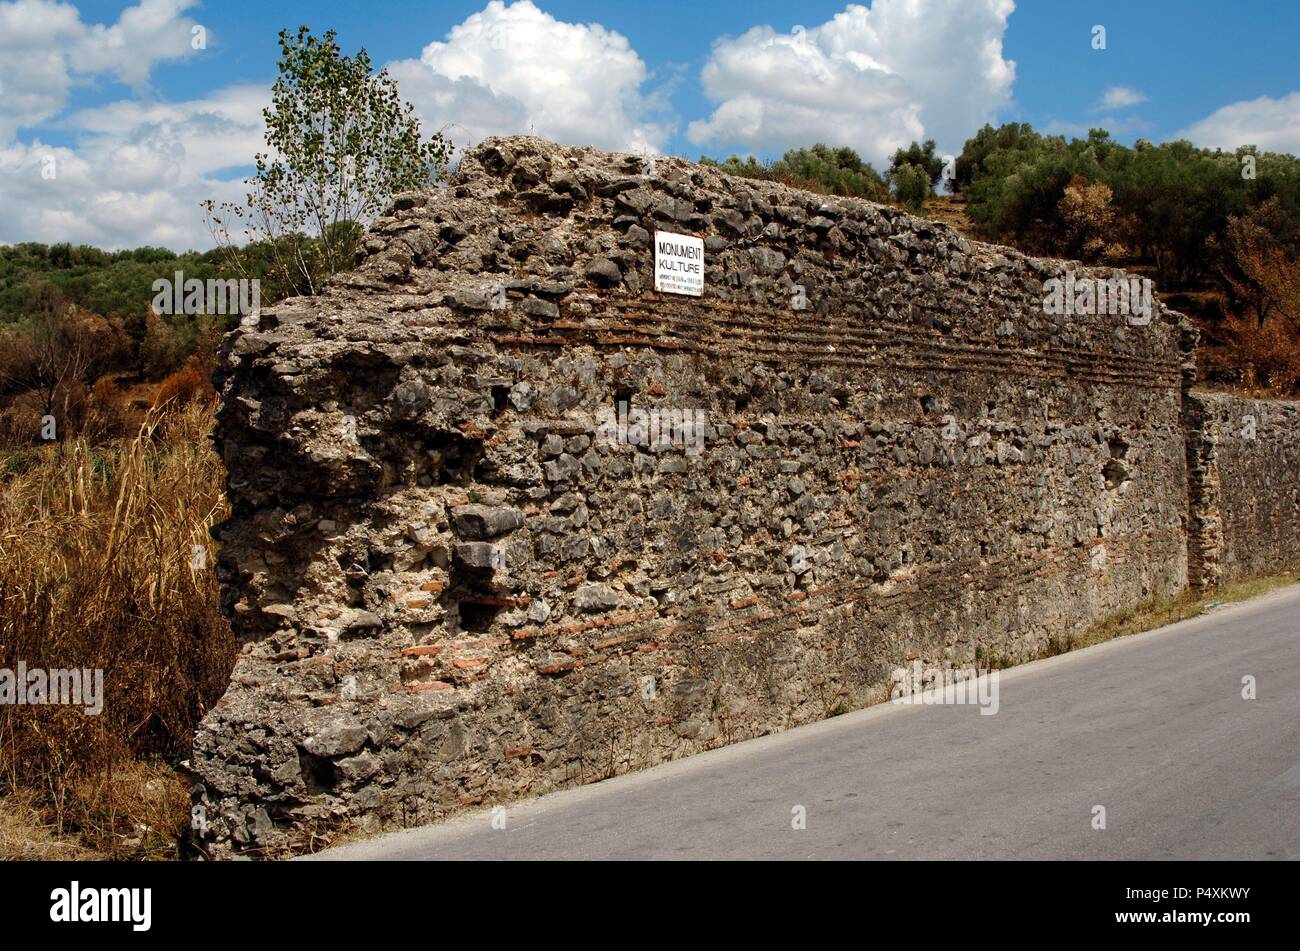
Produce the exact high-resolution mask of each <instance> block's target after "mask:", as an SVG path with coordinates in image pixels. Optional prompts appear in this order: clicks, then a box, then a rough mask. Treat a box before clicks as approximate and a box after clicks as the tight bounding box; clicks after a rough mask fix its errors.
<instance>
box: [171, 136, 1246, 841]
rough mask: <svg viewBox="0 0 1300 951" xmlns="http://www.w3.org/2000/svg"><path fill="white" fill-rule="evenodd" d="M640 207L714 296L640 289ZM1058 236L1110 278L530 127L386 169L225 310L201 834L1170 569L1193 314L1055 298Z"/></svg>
mask: <svg viewBox="0 0 1300 951" xmlns="http://www.w3.org/2000/svg"><path fill="white" fill-rule="evenodd" d="M656 231H670V232H676V233H681V234H689V235H695V236H699V237H701V238H703V239H704V241H705V264H706V273H705V278H706V280H705V289H704V293H703V296H702V297H701V298H690V297H684V296H677V295H670V294H661V293H657V292H656V291H655V290H654V282H653V268H654V252H653V247H652V243H653V241H654V235H655V232H656ZM1066 268H1073V269H1074V270H1075V273H1076V274H1078V275H1085V274H1089V273H1091V274H1092V275H1093V276H1095V277H1098V278H1101V279H1104V278H1106V277H1110V276H1113V275H1112V272H1111V271H1109V270H1104V269H1099V270H1094V271H1091V272H1089V271H1088V270H1087V269H1084V268H1082V267H1081V266H1078V265H1074V264H1070V263H1069V262H1060V261H1045V260H1038V259H1034V258H1029V257H1026V256H1023V255H1021V254H1018V253H1016V252H1013V251H1010V250H1008V249H1004V248H996V247H993V246H988V245H982V244H977V243H974V242H969V241H967V240H965V239H963V238H962V237H961V236H959V235H958V234H957V233H956V232H954V231H952V230H951V229H949V228H948V227H946V226H943V225H939V224H935V223H933V222H929V221H925V220H922V219H919V218H915V217H912V216H910V215H908V214H905V213H903V212H901V211H899V210H897V209H894V208H889V207H884V206H879V205H873V204H870V203H867V202H863V201H857V200H851V199H841V198H828V197H826V196H820V195H813V194H810V193H806V192H801V191H797V190H794V189H791V188H788V187H785V186H781V185H777V184H774V183H765V182H758V181H750V180H744V179H737V178H730V177H727V176H724V175H721V174H719V173H718V172H717V171H716V170H714V169H711V168H707V167H701V166H697V165H694V164H691V163H688V162H685V161H682V160H678V159H667V158H659V159H657V160H656V162H655V163H654V166H653V168H652V169H648V168H647V167H646V163H645V161H644V160H643V159H641V158H640V157H636V156H628V155H616V154H609V153H602V152H597V151H593V150H590V149H574V148H563V147H559V146H556V145H553V144H550V143H546V142H543V141H540V140H537V139H531V138H509V139H492V140H488V141H487V142H485V143H484V144H483V145H481V146H480V147H479V148H477V149H475V150H474V151H472V152H470V153H469V154H468V155H467V156H466V157H465V159H464V161H463V163H462V166H461V168H460V170H459V171H458V172H457V174H456V175H455V176H454V178H453V180H452V181H451V182H450V184H449V185H448V186H447V187H445V188H443V189H439V190H437V191H434V192H430V193H427V194H419V195H406V196H402V197H401V198H399V199H398V200H397V202H396V203H395V205H394V207H393V208H392V209H391V211H390V213H389V214H388V215H387V216H386V217H384V218H382V219H380V220H379V221H378V222H376V224H375V225H374V226H373V228H372V229H371V232H370V234H369V237H368V239H367V241H366V245H365V253H364V258H363V260H362V261H361V263H360V264H359V266H358V267H357V269H356V270H355V271H353V272H351V273H349V274H347V275H343V276H341V277H338V278H336V279H334V280H333V281H332V282H331V284H330V285H329V286H328V288H327V290H326V292H325V293H324V294H323V295H322V296H319V297H316V298H311V299H293V300H289V301H285V302H283V303H281V304H279V305H276V306H274V307H271V308H267V309H265V310H264V311H263V313H262V315H261V322H260V324H259V325H258V326H255V327H243V328H240V329H238V330H237V331H235V332H234V333H232V334H231V335H230V336H229V337H228V338H227V340H226V342H225V345H224V349H223V355H222V360H223V363H222V367H221V370H220V371H219V379H218V383H219V385H220V388H221V392H222V396H223V403H222V407H221V410H220V414H219V421H218V436H217V442H218V445H219V448H220V450H221V452H222V454H223V457H224V459H225V463H226V465H227V467H228V470H229V473H230V475H229V497H230V501H231V506H232V514H231V517H230V519H229V520H228V521H227V522H226V523H224V525H222V526H221V527H220V528H219V530H218V536H219V539H220V542H221V549H220V557H219V565H218V570H219V572H220V577H221V581H222V583H223V591H224V601H225V608H226V610H227V612H228V614H229V616H230V617H231V619H232V622H233V624H234V627H235V630H236V632H237V634H238V636H239V637H240V639H241V641H242V643H243V645H244V646H243V651H242V653H241V656H240V658H239V661H238V664H237V667H236V670H235V674H234V679H233V682H232V684H231V687H230V690H229V691H228V693H227V694H226V696H225V697H224V698H223V699H222V701H221V702H220V703H219V704H218V705H217V706H216V707H215V708H214V709H213V710H212V711H210V712H209V714H208V716H207V717H206V719H205V721H204V723H203V726H202V728H201V729H200V732H199V734H198V736H197V739H196V744H195V751H194V757H193V761H192V762H193V768H194V771H195V773H196V774H197V776H198V777H199V780H200V782H201V788H200V790H199V793H198V798H199V800H200V804H201V805H202V806H203V808H204V810H205V814H206V816H207V826H206V830H205V831H206V837H207V839H208V844H209V846H210V848H211V849H212V851H213V852H214V853H215V854H226V853H229V852H237V851H250V852H253V853H256V854H262V855H274V854H280V853H283V852H286V851H292V850H300V849H304V848H309V847H314V846H316V845H319V844H322V843H324V842H327V841H329V839H330V837H331V836H333V835H335V834H336V833H337V832H338V831H339V830H341V829H344V828H347V827H358V828H360V829H362V830H369V831H373V830H377V829H380V828H386V827H396V826H401V825H409V824H416V823H420V822H427V821H430V820H433V819H436V818H440V817H442V816H445V815H448V814H451V813H453V812H455V811H457V810H460V809H464V808H466V807H468V806H473V805H480V804H487V803H495V802H505V801H509V800H511V799H514V798H517V797H521V796H526V795H531V794H535V793H538V792H543V791H546V790H550V789H555V788H558V787H562V786H566V785H572V784H577V783H585V782H591V781H595V780H599V779H602V778H605V777H608V776H612V775H615V774H618V773H623V772H626V771H628V770H633V769H639V768H642V767H646V766H649V765H653V764H655V763H659V762H663V761H665V760H668V759H672V758H676V757H679V756H683V755H687V754H690V753H693V752H696V751H699V750H703V749H708V748H710V747H714V746H719V745H722V744H726V743H732V742H736V741H738V740H741V739H745V738H748V737H753V736H757V735H761V734H764V733H770V732H773V731H777V730H782V729H785V728H788V727H791V726H794V725H797V724H802V723H808V722H811V721H814V720H818V719H821V718H823V717H826V716H827V715H830V714H832V713H834V712H837V711H839V710H843V709H847V708H850V707H853V706H857V705H860V704H863V703H867V702H871V701H873V700H878V699H881V697H882V696H883V695H884V694H885V692H886V691H887V688H888V678H889V674H890V671H891V670H893V669H894V668H895V667H897V666H899V665H901V664H903V663H904V662H907V661H911V660H913V659H920V660H922V661H924V662H926V663H930V664H935V665H972V664H982V665H987V664H1001V663H1007V662H1013V661H1015V660H1018V659H1025V658H1028V657H1031V656H1033V655H1035V654H1037V653H1038V652H1039V651H1040V650H1041V649H1042V648H1043V647H1044V646H1045V645H1046V644H1047V643H1048V642H1049V641H1050V640H1051V639H1052V638H1058V637H1062V636H1064V635H1065V634H1067V633H1069V632H1071V631H1075V630H1078V629H1080V628H1082V627H1084V626H1086V625H1087V624H1089V623H1090V622H1092V621H1093V620H1095V619H1097V618H1099V617H1101V616H1104V615H1105V614H1108V613H1110V612H1112V611H1114V610H1116V609H1119V608H1121V607H1125V606H1129V605H1131V604H1133V603H1135V602H1137V601H1140V600H1145V599H1148V598H1151V597H1155V596H1159V595H1163V594H1170V593H1173V592H1175V591H1177V590H1179V589H1180V588H1181V587H1182V586H1184V585H1185V584H1186V580H1187V571H1188V543H1187V522H1188V491H1189V483H1188V460H1189V458H1191V457H1192V455H1193V454H1192V453H1191V452H1189V450H1188V448H1187V444H1186V440H1185V438H1184V433H1183V425H1184V419H1183V417H1184V412H1185V406H1184V396H1185V393H1186V392H1187V389H1188V387H1189V386H1190V383H1191V378H1192V367H1193V352H1194V346H1195V333H1194V331H1193V330H1192V329H1191V328H1190V326H1189V324H1188V322H1187V321H1186V320H1185V318H1183V317H1182V315H1180V314H1177V313H1175V312H1173V311H1170V310H1168V309H1167V308H1165V307H1164V306H1163V305H1161V304H1158V303H1157V305H1156V306H1155V309H1154V313H1153V315H1152V319H1151V320H1150V322H1149V323H1146V324H1144V325H1133V324H1132V323H1130V322H1129V321H1127V320H1126V319H1125V318H1124V317H1123V316H1106V315H1101V316H1080V315H1070V316H1065V315H1052V314H1048V313H1045V312H1044V307H1043V282H1044V281H1045V280H1047V279H1048V278H1051V277H1059V276H1060V275H1061V274H1062V273H1063V272H1064V270H1065V269H1066ZM1116 273H1117V272H1116ZM620 404H623V406H624V407H625V408H626V411H627V413H632V412H633V411H637V412H638V413H639V412H645V413H646V414H647V416H646V417H644V418H645V419H648V418H649V414H650V411H655V410H657V411H662V414H663V416H664V417H665V418H682V419H684V418H687V417H686V415H685V414H686V413H687V412H690V413H697V412H698V413H702V416H701V417H690V418H702V419H703V420H704V427H703V433H702V442H701V444H700V445H699V446H698V447H697V448H692V447H691V446H690V445H689V444H684V441H679V440H676V439H675V438H673V437H674V434H675V433H676V430H675V429H670V428H669V427H668V426H665V427H664V428H663V430H662V432H661V436H662V434H663V433H667V434H668V437H667V438H665V439H663V444H652V445H645V443H646V442H647V441H648V440H647V439H644V438H642V439H638V438H636V436H637V433H636V431H635V424H636V421H637V420H640V419H643V417H640V416H639V415H637V416H633V421H634V422H633V432H632V433H630V434H629V433H627V432H625V431H624V429H622V428H620V427H619V426H618V425H617V422H616V423H615V425H614V426H613V427H612V429H611V426H610V422H609V421H610V418H611V415H612V416H613V417H614V419H615V420H616V421H617V419H618V412H619V406H620ZM674 412H675V413H677V417H673V416H672V414H673V413H674ZM627 413H625V415H627ZM647 428H648V427H647ZM641 435H644V434H641ZM1247 530H1251V529H1249V528H1248V529H1247Z"/></svg>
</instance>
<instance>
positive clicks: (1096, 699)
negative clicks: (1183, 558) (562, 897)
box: [312, 586, 1300, 860]
mask: <svg viewBox="0 0 1300 951" xmlns="http://www.w3.org/2000/svg"><path fill="white" fill-rule="evenodd" d="M1247 676H1251V677H1254V678H1255V682H1256V690H1257V696H1256V698H1255V699H1244V698H1243V696H1242V691H1243V678H1244V677H1247ZM1097 806H1102V807H1104V808H1105V828H1104V829H1098V828H1094V825H1096V824H1097V822H1096V818H1095V817H1096V815H1097V813H1096V807H1097ZM799 807H802V810H803V815H804V817H805V825H806V827H805V828H802V829H798V828H794V826H795V825H798V822H797V816H798V814H799ZM496 818H497V822H496V825H500V824H501V822H500V819H501V814H500V813H497V816H496ZM504 818H505V823H504V825H505V828H496V827H494V823H493V813H492V811H491V810H483V811H479V812H475V813H472V814H469V815H465V816H461V817H459V818H456V819H453V820H451V821H448V822H445V823H441V824H438V825H433V826H426V827H423V828H419V829H411V830H405V831H401V832H395V833H391V834H388V835H385V836H382V837H379V838H375V839H370V840H367V841H363V842H356V843H352V844H349V845H345V846H341V847H338V848H335V849H331V850H328V851H326V852H323V853H320V854H319V855H317V856H313V857H312V858H315V859H410V860H419V859H881V858H890V859H892V858H897V859H1057V858H1061V859H1234V858H1243V859H1296V858H1300V586H1292V587H1288V588H1285V589H1282V590H1280V591H1275V592H1272V593H1270V594H1267V595H1264V596H1262V597H1260V598H1257V599H1255V600H1252V601H1249V602H1244V603H1240V604H1235V605H1228V606H1224V607H1219V608H1215V609H1213V610H1212V611H1211V612H1209V613H1207V614H1203V615H1200V616H1198V617H1196V618H1192V619H1190V620H1188V621H1183V622H1181V623H1179V624H1174V625H1171V626H1169V627H1165V628H1161V629H1159V630H1156V631H1151V632H1148V633H1145V634H1139V635H1136V636H1133V637H1127V638H1123V639H1120V640H1117V641H1112V642H1110V643H1107V644H1102V645H1099V646H1097V647H1093V648H1089V649H1087V650H1083V651H1077V652H1074V653H1071V654H1065V655H1062V656H1059V657H1054V658H1051V659H1049V660H1045V661H1038V662H1035V663H1033V664H1027V665H1024V666H1022V667H1017V668H1015V669H1013V670H1008V671H1002V672H1001V674H1000V677H999V684H998V712H997V713H996V714H995V715H981V713H980V711H979V708H978V707H977V706H971V705H942V706H940V705H912V706H908V705H893V704H883V705H881V706H877V707H872V708H870V709H867V710H863V711H859V712H856V713H851V714H847V715H844V716H840V717H836V718H834V719H832V720H827V721H825V722H822V723H817V724H813V725H810V726H806V727H801V728H798V729H795V730H790V731H788V732H786V733H783V734H780V735H777V736H769V737H762V738H759V739H757V740H751V741H748V742H745V743H740V744H737V745H735V746H730V747H727V748H724V749H720V750H715V751H711V752H708V753H703V754H700V755H697V756H693V757H689V758H686V759H683V760H679V761H676V762H673V763H668V764H665V765H663V766H659V767H655V768H654V769H650V770H645V771H642V772H639V773H634V774H630V775H627V776H621V777H617V778H615V779H611V780H607V781H605V782H601V783H597V784H595V785H591V786H584V787H581V788H579V789H573V790H566V791H563V792H559V793H554V794H551V795H548V796H544V797H539V798H535V799H531V800H527V801H524V802H520V803H516V804H513V805H511V806H508V807H506V810H505V813H504Z"/></svg>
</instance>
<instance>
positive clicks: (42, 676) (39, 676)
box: [0, 660, 104, 717]
mask: <svg viewBox="0 0 1300 951" xmlns="http://www.w3.org/2000/svg"><path fill="white" fill-rule="evenodd" d="M52 704H59V705H64V706H74V707H81V708H82V710H83V711H84V712H85V713H86V715H87V716H92V717H94V716H99V714H101V713H102V712H103V711H104V671H103V670H102V669H100V668H94V669H91V668H85V669H79V668H76V667H73V668H70V669H64V668H62V667H53V668H49V669H47V668H44V667H28V666H27V662H26V661H22V660H20V661H19V662H18V669H17V670H14V669H12V668H9V667H0V706H3V705H11V706H15V707H26V706H46V705H52Z"/></svg>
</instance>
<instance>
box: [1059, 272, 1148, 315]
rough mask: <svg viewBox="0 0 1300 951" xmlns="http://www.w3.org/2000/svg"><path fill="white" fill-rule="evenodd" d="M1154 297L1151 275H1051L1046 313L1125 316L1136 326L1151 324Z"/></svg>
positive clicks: (1066, 273)
mask: <svg viewBox="0 0 1300 951" xmlns="http://www.w3.org/2000/svg"><path fill="white" fill-rule="evenodd" d="M1152 299H1153V293H1152V284H1151V279H1150V278H1148V277H1128V278H1124V277H1111V278H1107V279H1105V280H1102V279H1100V278H1094V277H1080V278H1076V277H1075V276H1074V272H1073V271H1066V272H1065V279H1064V280H1062V279H1061V278H1059V277H1053V278H1049V279H1048V280H1046V281H1044V282H1043V312H1044V313H1047V314H1064V315H1074V314H1083V315H1088V316H1097V315H1110V316H1119V315H1123V316H1125V317H1127V318H1128V323H1129V324H1130V325H1131V326H1134V327H1145V326H1146V325H1147V324H1149V323H1151V304H1152Z"/></svg>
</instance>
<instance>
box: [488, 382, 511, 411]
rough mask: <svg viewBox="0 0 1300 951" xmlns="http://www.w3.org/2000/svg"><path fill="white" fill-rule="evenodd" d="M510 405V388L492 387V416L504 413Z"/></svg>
mask: <svg viewBox="0 0 1300 951" xmlns="http://www.w3.org/2000/svg"><path fill="white" fill-rule="evenodd" d="M509 405H510V387H508V386H494V387H492V415H493V416H497V415H500V414H501V413H503V412H505V409H506V407H507V406H509Z"/></svg>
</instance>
